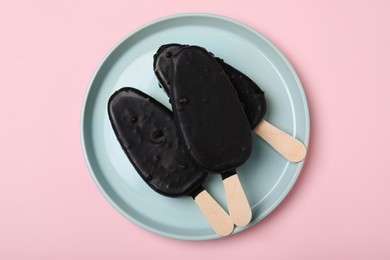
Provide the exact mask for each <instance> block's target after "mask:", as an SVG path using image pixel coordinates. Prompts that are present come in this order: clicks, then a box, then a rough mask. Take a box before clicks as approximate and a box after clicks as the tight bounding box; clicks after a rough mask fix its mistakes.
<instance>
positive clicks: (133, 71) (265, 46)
mask: <svg viewBox="0 0 390 260" xmlns="http://www.w3.org/2000/svg"><path fill="white" fill-rule="evenodd" d="M167 43H181V44H192V45H200V46H203V47H205V48H206V49H208V50H209V51H211V52H212V53H214V54H215V55H216V56H217V57H220V58H223V59H224V60H225V61H226V62H227V63H229V64H231V65H233V66H234V67H236V68H237V69H239V70H241V71H242V72H244V73H245V74H246V75H247V76H249V77H250V78H251V79H252V80H253V81H255V82H256V83H257V84H258V85H259V86H261V88H262V89H263V90H264V92H265V93H266V99H267V114H266V117H265V118H266V120H267V121H268V122H270V123H271V124H273V125H275V126H277V127H278V128H280V129H283V130H284V131H286V132H288V133H290V134H292V135H293V136H295V137H296V138H298V139H300V140H301V141H303V142H304V143H305V145H306V146H307V145H308V141H309V112H308V106H307V102H306V97H305V94H304V90H303V88H302V86H301V83H300V81H299V79H298V77H297V75H296V73H295V71H294V69H293V67H292V66H291V65H290V63H289V62H288V61H287V59H286V58H285V57H284V56H283V55H282V54H281V52H280V51H279V50H278V49H277V48H276V47H275V46H274V45H273V44H272V43H271V42H270V41H269V40H267V39H266V38H265V37H264V36H262V35H261V34H259V33H258V32H256V31H254V30H253V29H251V28H249V27H248V26H246V25H244V24H242V23H240V22H237V21H234V20H232V19H229V18H226V17H221V16H216V15H210V14H181V15H175V16H169V17H165V18H163V19H159V20H156V21H154V22H152V23H149V24H147V25H145V26H143V27H141V28H139V29H137V30H136V31H134V32H132V33H130V34H129V35H128V36H127V37H125V38H124V39H123V40H122V41H120V42H119V43H118V44H117V45H116V46H114V47H113V48H112V50H111V51H110V52H109V53H108V54H107V55H106V57H105V58H104V60H103V61H102V62H101V64H100V65H99V66H98V68H97V70H96V72H95V74H94V75H93V77H92V80H91V82H90V85H89V88H88V91H87V93H86V96H85V100H84V104H83V111H82V122H81V136H82V145H83V150H84V155H85V159H86V161H87V164H88V166H89V169H90V171H91V173H92V176H93V178H94V180H95V181H96V183H97V185H98V187H99V189H100V190H101V192H102V193H103V194H104V196H105V197H106V198H107V200H108V201H109V202H110V203H111V204H112V205H113V206H114V207H115V208H116V209H117V210H118V211H119V212H120V213H121V214H123V215H124V216H125V217H126V218H128V219H129V220H131V221H132V222H134V223H135V224H137V225H139V226H141V227H143V228H145V229H146V230H149V231H152V232H154V233H157V234H159V235H163V236H167V237H171V238H177V239H186V240H207V239H214V238H219V236H218V235H216V234H215V233H214V232H213V230H212V229H211V228H210V226H209V225H208V223H207V221H206V219H205V218H204V217H203V215H202V214H201V212H200V210H199V208H198V207H197V206H196V204H195V202H194V201H193V200H192V198H190V197H184V198H169V197H164V196H162V195H160V194H158V193H156V192H154V191H153V190H152V189H151V188H149V186H148V185H147V184H146V183H144V182H143V180H142V179H141V177H140V176H139V175H138V173H137V172H136V171H135V170H134V168H133V166H132V165H131V163H130V162H129V160H128V159H127V157H126V155H125V153H124V152H123V151H122V150H121V147H120V145H119V143H118V141H117V139H116V137H115V135H114V132H113V130H112V128H111V125H110V122H109V118H108V113H107V102H108V99H109V97H110V95H111V94H112V93H114V91H115V90H117V89H119V88H122V87H125V86H131V87H135V88H138V89H140V90H142V91H143V92H146V93H147V94H149V95H151V96H153V97H154V98H155V99H157V100H158V101H160V102H161V103H163V104H164V105H165V106H167V107H170V106H169V102H168V97H167V96H166V95H165V93H164V92H163V91H162V90H161V89H160V88H159V87H158V82H157V79H156V77H155V75H154V72H153V54H154V53H155V52H156V51H157V49H158V48H159V47H160V45H163V44H167ZM253 140H254V149H253V152H252V155H251V157H250V159H249V160H248V161H247V163H245V165H243V166H242V167H240V168H239V169H238V173H239V175H238V176H239V178H240V180H241V183H242V186H243V188H244V190H245V192H246V195H247V197H248V200H249V203H250V205H251V208H252V212H253V219H252V222H251V223H250V224H249V225H247V226H246V227H236V228H235V230H234V233H237V232H240V231H242V230H244V229H246V228H248V227H250V226H252V225H254V224H255V223H257V222H259V221H260V220H261V219H263V218H264V217H265V216H266V215H268V214H269V213H270V212H271V211H272V210H273V209H274V208H275V207H276V206H277V205H278V204H279V203H280V202H281V201H282V200H283V199H284V198H285V196H286V195H287V193H288V192H289V190H290V189H291V187H292V186H293V185H294V182H295V181H296V179H297V177H298V175H299V172H300V170H301V168H302V165H303V162H300V163H290V162H288V161H286V160H285V159H284V158H283V157H282V156H280V155H279V154H278V153H277V152H276V151H275V150H273V149H272V148H271V147H270V146H269V145H268V144H267V143H265V142H264V141H263V140H262V139H261V138H260V137H258V136H255V135H254V136H253ZM204 186H205V187H206V189H207V190H208V191H209V193H210V194H211V195H212V196H213V197H214V198H215V199H216V201H218V202H219V203H220V204H221V205H222V206H223V207H224V208H225V209H226V208H227V207H226V201H225V193H224V189H223V184H222V181H221V177H220V176H219V175H211V176H209V177H208V178H207V179H206V183H205V185H204Z"/></svg>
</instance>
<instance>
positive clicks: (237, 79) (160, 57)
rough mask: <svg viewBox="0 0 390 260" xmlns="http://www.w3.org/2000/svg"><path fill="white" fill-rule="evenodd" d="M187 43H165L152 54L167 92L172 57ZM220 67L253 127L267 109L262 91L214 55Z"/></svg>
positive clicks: (160, 79) (160, 80)
mask: <svg viewBox="0 0 390 260" xmlns="http://www.w3.org/2000/svg"><path fill="white" fill-rule="evenodd" d="M186 46H188V45H181V44H176V43H172V44H166V45H162V46H161V47H160V48H159V49H158V50H157V53H156V54H155V55H154V63H153V68H154V71H155V74H156V76H157V78H158V81H159V84H160V87H162V88H163V89H164V90H165V92H166V93H167V94H169V88H170V81H171V80H170V79H171V76H172V75H171V72H170V68H171V65H172V57H173V55H175V53H177V52H178V51H180V50H181V49H182V48H184V47H186ZM214 58H215V59H216V60H217V62H218V63H219V65H220V66H221V67H222V69H223V70H224V71H225V72H226V74H227V75H228V76H229V78H230V81H231V83H232V84H233V86H234V88H235V89H236V91H237V95H238V97H239V99H240V100H241V103H242V106H243V108H244V111H245V114H246V117H247V118H248V121H249V124H250V126H251V128H252V129H254V128H255V127H256V126H257V125H258V123H259V122H260V121H261V120H262V119H263V118H264V115H265V113H266V110H267V105H266V101H265V96H264V92H263V91H262V90H261V88H260V87H259V86H258V85H257V84H256V83H254V82H253V81H252V80H251V79H250V78H249V77H248V76H246V75H245V74H244V73H242V72H241V71H239V70H237V69H236V68H234V67H233V66H231V65H229V64H227V63H226V62H224V60H223V59H220V58H218V57H214Z"/></svg>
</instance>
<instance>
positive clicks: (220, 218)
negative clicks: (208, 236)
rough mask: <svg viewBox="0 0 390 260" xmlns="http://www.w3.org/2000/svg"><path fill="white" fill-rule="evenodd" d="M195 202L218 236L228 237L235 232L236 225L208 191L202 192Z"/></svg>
mask: <svg viewBox="0 0 390 260" xmlns="http://www.w3.org/2000/svg"><path fill="white" fill-rule="evenodd" d="M194 200H195V202H196V204H197V205H198V206H199V208H200V210H201V211H202V213H203V215H204V216H205V217H206V219H207V221H208V222H209V224H210V226H211V227H212V228H213V230H214V231H215V232H216V233H217V234H219V235H221V236H227V235H229V234H231V233H232V232H233V229H234V224H233V222H232V220H231V218H230V216H229V215H228V214H227V213H226V211H225V210H224V209H223V208H222V207H221V206H220V205H219V204H218V203H217V202H216V201H215V200H214V199H213V197H211V195H210V194H209V193H208V192H207V191H206V190H203V191H201V192H200V193H199V194H198V195H197V196H196V197H195V198H194Z"/></svg>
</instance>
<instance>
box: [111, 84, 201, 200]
mask: <svg viewBox="0 0 390 260" xmlns="http://www.w3.org/2000/svg"><path fill="white" fill-rule="evenodd" d="M108 114H109V118H110V121H111V124H112V127H113V129H114V132H115V135H116V137H117V139H118V141H119V143H120V145H121V146H122V149H123V150H124V152H125V153H126V155H127V157H128V158H129V160H130V161H131V163H132V164H133V166H134V168H135V169H136V170H137V172H138V173H139V175H140V176H141V177H142V178H143V179H144V181H145V182H147V183H148V184H149V186H150V187H151V188H153V189H154V190H155V191H157V192H159V193H161V194H163V195H166V196H171V197H177V196H184V195H191V194H192V193H193V192H194V191H195V190H197V189H199V187H200V186H201V184H202V183H203V181H204V179H205V177H206V175H207V174H206V173H205V172H204V171H202V170H201V169H199V167H195V165H194V164H193V163H192V162H191V161H190V160H189V159H188V158H187V157H186V155H185V151H184V148H183V146H182V145H181V143H180V141H179V138H178V134H177V131H176V127H175V124H174V121H173V118H172V112H171V111H170V110H169V109H167V108H166V107H165V106H163V105H161V104H160V103H159V102H157V101H156V100H155V99H153V98H152V97H150V96H148V95H146V94H145V93H143V92H141V91H139V90H137V89H134V88H123V89H120V90H118V91H116V92H115V93H114V94H113V95H112V96H111V97H110V99H109V102H108Z"/></svg>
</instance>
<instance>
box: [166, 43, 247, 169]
mask: <svg viewBox="0 0 390 260" xmlns="http://www.w3.org/2000/svg"><path fill="white" fill-rule="evenodd" d="M172 64H173V65H172V68H171V72H172V74H171V77H170V78H171V81H172V82H171V84H170V89H169V93H170V98H171V104H172V109H173V117H174V120H175V123H176V127H177V129H178V133H179V135H180V139H181V140H182V142H183V144H184V147H185V148H186V151H187V154H188V155H189V157H190V158H191V159H192V160H193V161H194V162H196V163H197V164H198V165H199V166H200V167H201V168H203V169H204V170H207V171H209V172H214V173H224V172H227V171H231V170H234V169H236V168H237V167H239V166H240V165H242V164H243V163H244V162H245V161H246V160H247V159H248V158H249V156H250V154H251V150H252V132H251V128H250V125H249V123H248V120H247V119H246V116H245V113H244V110H243V109H242V106H241V103H240V100H239V98H238V95H237V93H236V91H235V89H234V87H233V86H232V84H231V82H230V80H229V78H228V76H227V75H226V73H225V72H224V71H223V70H222V68H221V66H220V65H219V64H218V63H217V62H216V60H215V59H214V58H213V57H212V56H211V55H210V54H209V52H208V51H207V50H205V49H204V48H201V47H198V46H186V47H183V48H181V49H180V51H178V52H176V53H175V54H173V56H172Z"/></svg>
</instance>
